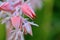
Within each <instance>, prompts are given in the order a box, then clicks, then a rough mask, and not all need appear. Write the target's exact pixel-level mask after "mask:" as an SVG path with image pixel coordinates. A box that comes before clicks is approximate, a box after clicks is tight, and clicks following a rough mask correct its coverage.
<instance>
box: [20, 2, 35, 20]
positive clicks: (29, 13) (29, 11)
mask: <svg viewBox="0 0 60 40" xmlns="http://www.w3.org/2000/svg"><path fill="white" fill-rule="evenodd" d="M21 9H22V11H23V13H24V14H25V15H26V16H28V17H30V18H31V19H33V18H35V16H36V15H35V13H34V11H33V10H32V8H30V6H29V5H28V4H26V3H24V4H23V5H22V6H21Z"/></svg>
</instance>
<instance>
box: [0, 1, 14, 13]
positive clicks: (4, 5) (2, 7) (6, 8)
mask: <svg viewBox="0 0 60 40" xmlns="http://www.w3.org/2000/svg"><path fill="white" fill-rule="evenodd" d="M0 10H3V11H8V12H12V11H14V8H13V7H12V6H11V5H10V4H9V2H4V3H2V4H1V5H0Z"/></svg>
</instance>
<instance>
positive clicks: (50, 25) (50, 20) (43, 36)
mask: <svg viewBox="0 0 60 40" xmlns="http://www.w3.org/2000/svg"><path fill="white" fill-rule="evenodd" d="M0 1H1V0H0ZM35 12H36V15H37V17H36V19H34V20H33V21H34V22H35V23H37V24H38V25H39V27H35V26H32V30H33V36H30V35H29V34H28V35H25V40H60V0H43V5H42V8H41V9H36V11H35ZM5 39H6V28H5V24H1V23H0V40H5Z"/></svg>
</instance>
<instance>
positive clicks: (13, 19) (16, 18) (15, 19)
mask: <svg viewBox="0 0 60 40" xmlns="http://www.w3.org/2000/svg"><path fill="white" fill-rule="evenodd" d="M11 22H12V25H13V26H14V27H15V28H19V25H20V17H19V16H13V17H11Z"/></svg>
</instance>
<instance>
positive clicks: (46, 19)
mask: <svg viewBox="0 0 60 40" xmlns="http://www.w3.org/2000/svg"><path fill="white" fill-rule="evenodd" d="M44 1H45V3H44V4H45V6H44V13H43V22H42V38H43V40H48V37H49V33H50V31H51V19H52V12H53V4H54V0H44Z"/></svg>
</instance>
